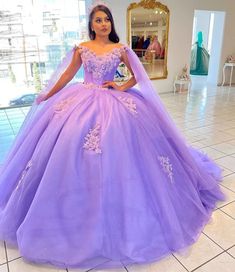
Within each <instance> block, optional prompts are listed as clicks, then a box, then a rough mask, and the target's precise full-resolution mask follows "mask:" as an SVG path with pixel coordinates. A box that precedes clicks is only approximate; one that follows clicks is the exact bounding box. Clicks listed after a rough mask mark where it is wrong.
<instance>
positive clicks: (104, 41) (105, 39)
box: [93, 36, 112, 46]
mask: <svg viewBox="0 0 235 272" xmlns="http://www.w3.org/2000/svg"><path fill="white" fill-rule="evenodd" d="M93 41H94V42H95V43H96V44H99V45H101V46H104V45H106V44H110V43H112V42H111V41H110V40H109V37H108V36H107V37H99V36H96V37H95V39H94V40H93Z"/></svg>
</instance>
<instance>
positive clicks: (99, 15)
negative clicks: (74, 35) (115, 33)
mask: <svg viewBox="0 0 235 272" xmlns="http://www.w3.org/2000/svg"><path fill="white" fill-rule="evenodd" d="M91 27H92V29H93V30H94V31H95V34H96V35H97V36H108V35H109V34H110V32H111V28H112V25H111V21H110V19H109V17H108V15H107V14H106V13H105V12H103V11H97V12H96V13H95V14H94V16H93V19H92V23H91Z"/></svg>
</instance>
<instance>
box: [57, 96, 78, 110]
mask: <svg viewBox="0 0 235 272" xmlns="http://www.w3.org/2000/svg"><path fill="white" fill-rule="evenodd" d="M73 100H74V98H68V99H64V100H62V101H60V102H59V103H57V104H56V105H55V106H54V112H55V113H60V112H62V111H65V110H66V109H67V108H68V107H69V105H70V104H71V103H72V102H73Z"/></svg>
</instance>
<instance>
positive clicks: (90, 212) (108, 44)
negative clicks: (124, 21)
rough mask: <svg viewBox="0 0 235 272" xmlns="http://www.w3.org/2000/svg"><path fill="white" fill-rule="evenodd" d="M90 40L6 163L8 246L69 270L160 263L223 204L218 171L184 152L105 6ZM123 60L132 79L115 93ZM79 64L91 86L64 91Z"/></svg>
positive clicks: (2, 225)
mask: <svg viewBox="0 0 235 272" xmlns="http://www.w3.org/2000/svg"><path fill="white" fill-rule="evenodd" d="M89 35H90V38H91V41H88V42H86V43H83V44H81V45H80V46H78V47H75V48H74V49H73V50H72V51H71V52H70V53H69V54H68V55H67V58H66V59H65V60H64V61H63V63H62V64H61V66H60V67H59V68H58V70H57V72H56V73H55V74H54V75H53V77H52V79H51V82H50V83H49V85H48V87H47V89H46V90H45V91H44V92H43V93H42V94H41V95H40V97H39V99H38V103H39V105H38V106H37V105H34V106H33V107H32V109H31V111H30V113H29V115H28V116H27V118H26V121H25V123H24V125H23V128H22V129H21V132H20V134H19V135H18V137H17V139H16V142H15V145H14V146H13V148H12V150H11V153H10V155H9V157H8V160H7V161H6V163H5V165H4V169H3V171H2V173H1V179H0V235H1V239H3V240H6V241H7V242H8V243H11V244H14V245H16V246H18V248H19V250H20V253H21V255H22V256H23V257H24V258H25V259H27V260H31V261H34V262H38V263H51V264H54V265H56V266H60V267H86V268H91V267H95V266H96V265H100V267H118V266H121V265H127V264H131V263H146V262H150V261H155V260H158V259H160V258H162V257H164V256H165V255H166V254H170V253H171V252H175V251H178V250H181V249H184V248H185V247H187V246H189V245H191V244H192V243H194V242H195V240H196V239H197V238H198V236H199V234H200V232H201V230H202V229H203V227H204V225H205V224H206V223H207V222H208V220H209V219H210V216H211V213H212V211H213V209H214V207H215V203H216V201H218V200H222V199H223V194H222V193H221V192H220V189H219V185H218V181H219V179H220V169H219V168H218V167H217V166H216V165H215V164H214V163H213V162H212V161H211V160H210V159H209V158H207V157H206V156H205V155H203V154H201V153H199V152H197V151H196V150H194V149H192V148H191V147H188V146H187V144H186V143H185V141H184V139H183V138H182V136H181V135H180V133H179V132H178V131H177V129H176V128H175V126H174V124H173V122H172V120H171V119H170V117H169V116H168V114H167V112H166V110H165V108H164V106H163V105H162V103H161V101H160V99H159V97H158V96H157V94H155V92H154V89H153V87H152V85H151V81H150V80H149V79H148V77H147V75H146V73H145V71H144V68H143V67H142V65H141V64H140V62H139V60H138V57H137V56H136V55H135V53H133V51H132V50H131V49H129V48H128V47H127V46H124V45H121V44H120V43H119V38H118V36H117V34H116V32H115V27H114V22H113V17H112V14H111V13H110V11H109V9H108V8H107V7H106V6H104V5H98V6H96V7H94V8H93V10H92V11H91V13H90V16H89ZM121 61H123V62H124V63H125V64H126V66H127V67H128V68H129V70H130V72H131V74H132V77H131V78H130V79H129V81H127V82H126V83H124V84H123V85H117V84H116V83H115V82H113V81H112V79H113V77H114V74H115V71H116V68H117V66H118V65H119V63H120V62H121ZM81 64H83V66H84V70H85V78H84V83H83V84H81V83H76V84H72V85H68V86H66V84H67V83H68V82H69V81H70V80H71V79H72V77H73V76H74V75H75V73H76V71H77V70H78V69H79V67H80V66H81ZM58 78H59V79H58ZM136 82H137V83H138V85H139V89H135V88H133V86H134V85H135V84H136ZM65 86H66V87H65Z"/></svg>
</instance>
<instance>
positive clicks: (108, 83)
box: [102, 81, 123, 91]
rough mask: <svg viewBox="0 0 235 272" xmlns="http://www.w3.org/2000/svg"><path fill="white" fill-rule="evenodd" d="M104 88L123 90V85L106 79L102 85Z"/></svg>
mask: <svg viewBox="0 0 235 272" xmlns="http://www.w3.org/2000/svg"><path fill="white" fill-rule="evenodd" d="M102 87H104V88H112V89H115V90H117V91H123V89H122V85H117V84H116V83H115V82H114V81H105V82H104V83H103V85H102Z"/></svg>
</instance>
